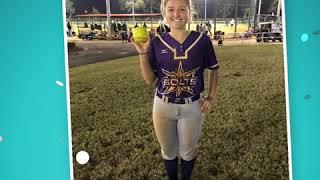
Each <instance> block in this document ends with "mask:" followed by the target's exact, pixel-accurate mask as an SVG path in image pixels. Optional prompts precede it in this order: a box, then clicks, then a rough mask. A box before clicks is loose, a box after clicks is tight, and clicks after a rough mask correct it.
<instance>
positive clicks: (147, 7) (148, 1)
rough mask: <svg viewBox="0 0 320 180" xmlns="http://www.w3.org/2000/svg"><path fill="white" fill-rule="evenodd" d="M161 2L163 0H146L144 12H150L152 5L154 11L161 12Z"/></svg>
mask: <svg viewBox="0 0 320 180" xmlns="http://www.w3.org/2000/svg"><path fill="white" fill-rule="evenodd" d="M160 2H161V1H159V0H146V1H145V9H144V12H147V13H150V12H151V7H152V13H159V12H160ZM151 4H152V5H151Z"/></svg>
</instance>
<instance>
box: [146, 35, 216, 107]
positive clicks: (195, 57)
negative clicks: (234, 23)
mask: <svg viewBox="0 0 320 180" xmlns="http://www.w3.org/2000/svg"><path fill="white" fill-rule="evenodd" d="M149 59H150V64H151V66H152V68H153V70H154V72H155V73H156V75H157V78H158V81H157V85H156V86H157V95H158V96H160V98H162V96H165V98H166V99H165V100H166V101H168V102H171V103H176V104H185V103H191V102H190V100H191V101H195V100H197V99H199V97H200V93H202V91H203V90H204V76H203V72H204V69H206V68H208V69H211V70H216V69H218V68H219V64H218V62H217V59H216V56H215V52H214V49H213V46H212V43H211V40H210V38H209V37H208V36H206V35H205V34H203V33H198V32H195V31H191V32H190V34H189V35H188V37H187V38H186V40H185V41H184V42H183V43H182V44H180V43H179V42H178V41H176V40H175V39H174V38H173V37H172V36H171V35H170V34H169V33H165V34H163V35H161V36H156V37H155V38H154V39H153V40H152V41H151V48H150V58H149ZM167 98H168V99H167Z"/></svg>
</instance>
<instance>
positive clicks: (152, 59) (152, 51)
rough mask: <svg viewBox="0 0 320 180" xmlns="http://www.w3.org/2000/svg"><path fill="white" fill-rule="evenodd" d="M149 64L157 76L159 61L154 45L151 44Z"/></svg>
mask: <svg viewBox="0 0 320 180" xmlns="http://www.w3.org/2000/svg"><path fill="white" fill-rule="evenodd" d="M149 62H150V65H151V68H152V70H153V72H154V73H155V74H156V75H157V63H156V62H157V61H156V53H155V48H154V45H153V43H151V44H150V48H149Z"/></svg>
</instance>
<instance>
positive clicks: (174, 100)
mask: <svg viewBox="0 0 320 180" xmlns="http://www.w3.org/2000/svg"><path fill="white" fill-rule="evenodd" d="M156 95H157V96H158V97H159V98H160V99H162V100H163V101H164V102H165V103H173V104H190V103H192V102H194V101H196V100H199V99H200V97H201V95H200V94H199V95H196V96H192V97H188V98H169V97H167V96H164V95H162V94H160V93H159V92H158V91H157V92H156Z"/></svg>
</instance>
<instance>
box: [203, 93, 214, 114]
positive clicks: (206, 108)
mask: <svg viewBox="0 0 320 180" xmlns="http://www.w3.org/2000/svg"><path fill="white" fill-rule="evenodd" d="M212 102H213V97H204V98H203V99H202V101H201V111H202V112H204V113H207V112H209V111H210V109H211V105H212Z"/></svg>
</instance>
